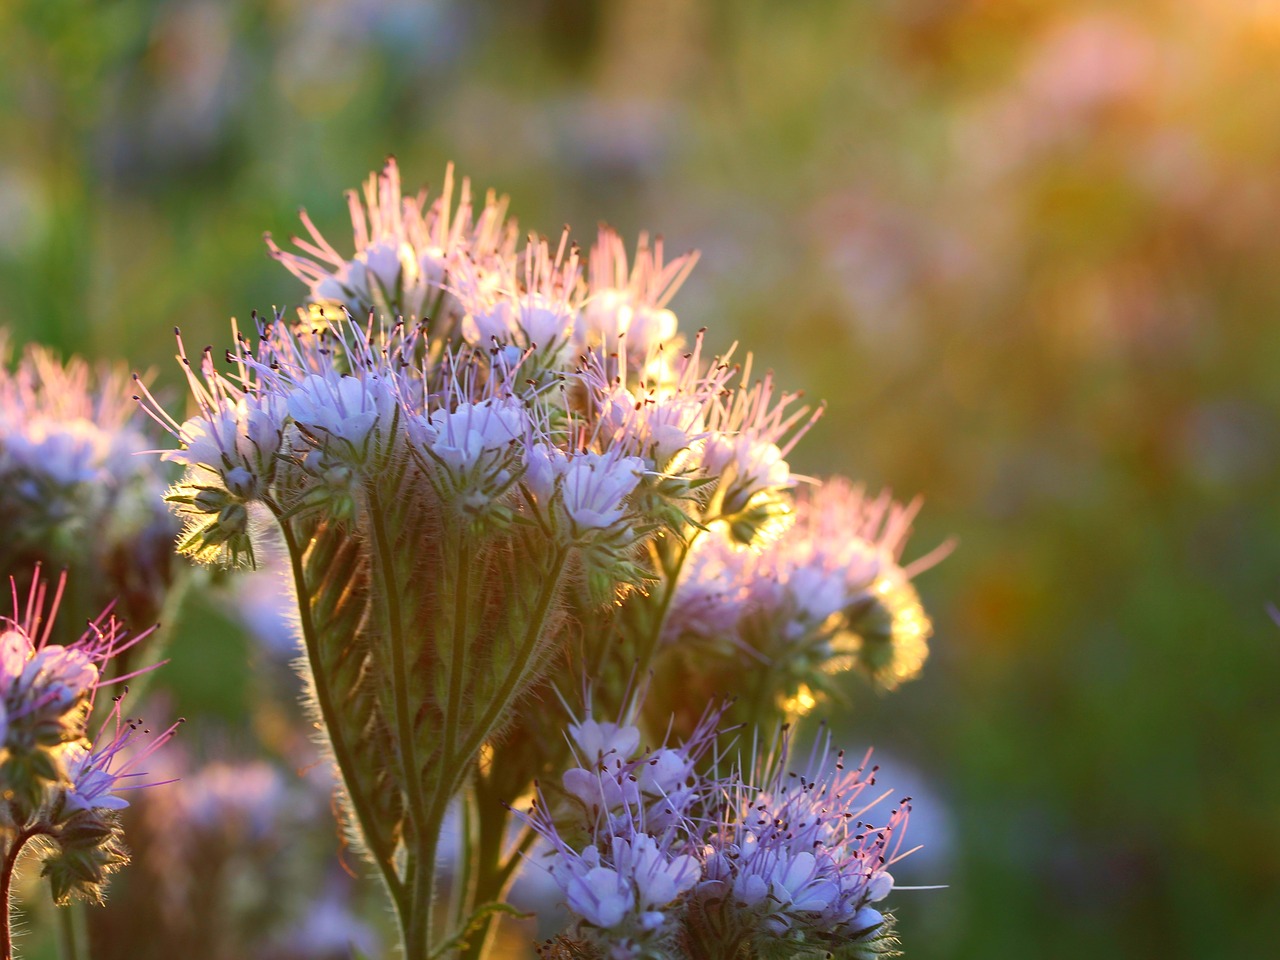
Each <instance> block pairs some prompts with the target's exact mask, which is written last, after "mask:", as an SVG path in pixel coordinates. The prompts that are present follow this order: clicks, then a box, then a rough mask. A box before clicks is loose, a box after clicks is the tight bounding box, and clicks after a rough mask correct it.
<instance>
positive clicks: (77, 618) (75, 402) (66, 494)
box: [0, 333, 177, 641]
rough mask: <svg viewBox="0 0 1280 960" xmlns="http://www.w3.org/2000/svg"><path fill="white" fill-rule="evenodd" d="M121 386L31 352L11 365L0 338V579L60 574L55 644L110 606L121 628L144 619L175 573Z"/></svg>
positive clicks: (123, 379)
mask: <svg viewBox="0 0 1280 960" xmlns="http://www.w3.org/2000/svg"><path fill="white" fill-rule="evenodd" d="M127 382H128V381H127V376H126V375H125V373H124V372H123V371H122V370H112V369H104V370H102V371H99V372H98V373H97V374H94V373H92V372H91V371H90V369H89V367H88V366H87V365H86V364H85V363H83V362H82V361H79V360H72V361H71V362H69V363H67V364H65V365H63V364H62V363H60V362H59V361H58V360H57V359H56V358H55V357H54V356H53V355H52V354H51V353H49V352H48V351H46V350H44V349H42V348H39V347H30V348H28V349H27V350H26V351H25V352H24V353H23V354H22V356H21V359H20V360H18V362H17V363H16V365H13V366H12V367H11V364H10V362H9V350H8V349H7V348H6V345H5V343H4V340H3V334H2V333H0V577H3V578H4V579H5V580H7V579H8V578H9V577H14V578H16V579H17V580H18V582H19V588H20V589H23V590H25V589H26V588H27V587H28V586H29V585H30V583H29V581H28V579H27V578H29V577H30V575H31V571H32V570H33V569H35V568H36V566H37V565H43V566H44V567H45V568H46V569H65V570H68V571H69V572H70V574H71V577H72V583H73V584H75V585H76V588H77V591H78V595H77V596H76V597H75V598H68V599H67V603H68V604H70V605H71V606H73V607H74V609H73V610H72V611H71V613H72V615H71V616H69V617H66V618H64V620H65V624H64V626H62V627H60V628H59V629H60V631H62V632H61V633H60V635H59V639H60V640H63V641H70V640H71V639H72V637H73V636H74V631H75V630H78V629H79V626H80V625H81V624H83V623H84V622H85V621H86V620H88V619H89V618H90V617H92V616H93V615H94V614H96V613H97V611H98V610H101V609H102V608H103V607H104V606H106V605H107V603H108V602H111V601H115V602H116V604H117V609H118V610H119V612H120V613H121V615H122V616H124V617H125V618H126V619H128V620H129V621H130V622H134V623H150V622H154V621H155V620H156V619H157V618H158V616H159V614H160V610H161V607H162V606H163V604H164V601H165V599H166V595H167V594H168V593H169V591H170V588H171V587H172V585H173V581H174V578H175V576H176V573H177V569H176V568H177V561H176V560H175V559H174V557H173V550H172V543H173V537H174V534H175V533H176V525H175V524H174V522H173V519H172V518H171V517H170V516H169V513H168V511H166V510H165V509H164V503H163V499H162V494H163V491H164V479H163V477H162V476H161V475H160V474H159V473H158V472H157V471H156V470H155V465H154V463H153V462H150V461H149V460H148V458H145V457H138V456H136V454H138V453H141V452H144V451H147V450H150V449H152V448H153V447H154V445H155V444H154V440H152V439H150V438H149V437H148V436H147V434H146V432H144V431H143V429H142V428H141V424H140V423H139V418H138V417H137V416H136V413H137V411H136V410H135V409H134V407H133V405H132V404H130V402H129V391H128V390H127V389H126V384H127ZM144 422H145V421H144Z"/></svg>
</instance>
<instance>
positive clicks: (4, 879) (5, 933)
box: [0, 830, 35, 960]
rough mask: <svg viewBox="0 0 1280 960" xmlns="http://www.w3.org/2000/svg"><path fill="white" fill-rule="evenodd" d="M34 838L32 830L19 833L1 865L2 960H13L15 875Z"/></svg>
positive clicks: (0, 919)
mask: <svg viewBox="0 0 1280 960" xmlns="http://www.w3.org/2000/svg"><path fill="white" fill-rule="evenodd" d="M33 836H35V833H34V832H33V831H30V830H24V831H23V832H22V833H19V834H18V835H17V837H15V838H14V841H13V844H12V845H11V846H10V847H9V849H8V850H6V851H5V854H4V861H3V863H0V960H13V916H12V914H13V903H12V902H11V899H12V893H13V873H14V868H15V867H17V865H18V857H20V856H21V855H22V848H23V847H25V846H26V845H27V841H28V840H30V839H31V838H32V837H33Z"/></svg>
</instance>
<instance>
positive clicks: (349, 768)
mask: <svg viewBox="0 0 1280 960" xmlns="http://www.w3.org/2000/svg"><path fill="white" fill-rule="evenodd" d="M278 526H279V527H280V531H281V533H282V535H283V537H284V542H285V547H286V549H287V550H288V553H289V564H290V568H291V570H292V573H293V580H294V583H295V584H296V585H297V593H298V623H299V625H300V627H301V629H302V637H303V641H304V642H305V644H306V648H307V659H308V660H309V661H310V662H311V664H312V670H311V681H312V689H313V690H314V691H315V698H316V704H317V706H319V708H320V718H321V719H322V720H323V721H324V726H325V732H326V734H327V735H328V738H329V747H330V749H331V750H332V751H333V758H334V761H335V762H336V763H337V765H338V771H339V772H340V773H341V774H342V782H343V784H344V785H345V786H346V789H347V798H348V800H349V801H350V803H351V809H352V812H353V813H354V814H355V817H356V823H357V824H358V825H359V828H360V833H361V835H362V836H363V838H364V841H365V843H366V845H367V846H368V847H369V849H370V851H372V853H373V855H374V856H373V859H374V862H375V863H377V865H378V871H379V873H380V875H381V876H382V880H383V883H385V884H386V887H387V894H388V895H389V896H390V897H391V900H392V903H394V904H395V908H396V914H397V916H398V917H399V919H400V926H401V930H402V932H403V931H407V927H408V915H407V912H406V911H407V909H408V905H407V904H406V903H405V890H404V884H403V882H402V881H401V879H400V877H399V876H398V875H397V873H396V870H395V865H394V863H393V862H392V860H391V856H390V853H391V851H388V850H380V849H376V848H375V846H374V844H373V843H372V842H371V838H372V837H375V836H377V834H376V832H375V831H374V830H373V828H372V824H373V823H374V822H375V821H374V815H373V811H371V810H370V809H369V800H368V798H367V797H365V796H364V795H363V794H362V793H361V791H359V790H357V789H355V788H354V786H353V785H354V784H355V782H356V779H355V774H354V769H355V763H354V760H353V755H352V753H351V745H350V744H348V743H347V742H346V741H345V740H344V739H343V736H342V727H341V724H340V723H339V720H338V710H337V706H336V704H335V703H334V700H333V691H332V690H330V689H329V685H328V679H327V678H326V677H325V676H324V675H323V672H322V671H320V670H317V669H316V668H315V667H316V665H317V664H319V663H321V656H320V637H319V634H318V633H317V631H316V626H315V620H314V618H313V617H312V615H311V604H310V601H309V597H308V587H307V578H306V571H305V570H304V568H303V565H302V550H301V548H300V546H299V545H298V541H297V538H296V537H295V536H294V533H293V526H292V524H290V523H289V522H288V521H284V522H282V523H280V524H279V525H278Z"/></svg>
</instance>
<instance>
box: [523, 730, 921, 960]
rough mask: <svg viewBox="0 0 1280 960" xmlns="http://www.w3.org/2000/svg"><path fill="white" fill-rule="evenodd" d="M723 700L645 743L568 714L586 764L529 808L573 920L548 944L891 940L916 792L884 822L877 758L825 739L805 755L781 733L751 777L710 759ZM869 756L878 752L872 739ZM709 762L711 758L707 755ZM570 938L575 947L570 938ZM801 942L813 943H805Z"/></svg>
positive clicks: (714, 950)
mask: <svg viewBox="0 0 1280 960" xmlns="http://www.w3.org/2000/svg"><path fill="white" fill-rule="evenodd" d="M719 718H720V714H719V712H718V711H716V712H711V713H708V714H707V715H704V717H703V722H702V723H701V724H699V727H698V729H697V731H696V734H695V736H694V737H693V738H692V739H691V740H689V741H687V742H685V743H684V744H682V745H681V746H679V747H663V748H662V749H659V750H644V751H641V750H639V744H640V737H641V734H640V730H639V728H638V727H636V726H633V725H630V724H627V723H622V722H609V723H601V722H598V721H595V720H591V719H588V720H585V721H581V722H578V723H575V724H574V725H573V726H571V727H570V729H569V735H570V738H571V740H572V742H573V745H574V751H575V755H576V757H577V760H578V762H579V763H580V764H581V765H580V766H575V767H572V768H570V769H569V770H567V771H566V772H565V773H564V775H563V778H562V784H561V787H560V789H559V790H557V791H555V792H554V794H553V795H554V796H555V797H556V798H557V800H556V801H554V802H548V800H547V796H546V795H545V794H543V793H540V794H539V797H538V799H537V800H536V801H535V803H534V805H533V807H532V808H531V809H530V810H529V811H528V812H527V813H522V814H520V816H521V818H522V819H523V820H524V821H525V822H526V823H527V824H529V826H531V827H532V828H533V830H535V831H536V833H537V834H538V835H539V836H540V837H542V838H543V840H544V841H546V843H547V846H548V847H549V852H548V854H547V855H546V856H545V858H542V866H543V867H544V868H545V869H546V870H547V871H548V873H549V874H550V876H551V878H552V879H553V880H554V881H555V883H556V885H557V886H558V887H559V888H560V891H561V893H562V894H563V895H564V898H565V900H564V902H565V904H566V906H567V907H568V909H569V910H570V912H571V913H572V915H573V916H574V917H575V919H576V921H577V922H576V924H575V926H574V928H573V930H572V932H571V933H570V934H568V935H566V936H564V937H561V938H559V939H558V940H557V941H553V942H552V943H551V944H549V945H548V946H547V947H546V948H545V955H547V956H561V955H565V956H570V955H572V956H586V957H599V958H608V960H630V958H642V957H671V958H685V957H688V958H694V957H696V958H706V960H717V958H725V960H729V958H737V957H744V956H751V957H768V956H799V955H805V956H807V955H809V953H813V955H814V956H833V957H842V958H854V957H870V956H875V955H880V954H884V953H887V952H890V951H891V948H892V946H893V945H894V943H895V942H896V941H894V939H893V937H892V936H891V930H892V918H891V917H889V916H887V915H886V914H884V913H881V912H880V910H879V909H877V907H876V906H873V904H878V903H879V902H880V901H882V900H883V899H884V898H885V897H886V896H888V894H889V892H890V891H891V890H892V888H893V877H892V875H891V874H890V873H889V868H890V867H891V866H892V865H893V864H894V863H895V862H896V861H898V860H900V859H902V857H904V856H906V855H907V854H908V853H910V851H905V852H904V851H903V850H902V839H903V833H904V831H905V829H906V825H907V819H908V816H909V813H910V798H907V799H905V800H903V801H902V802H901V803H900V804H899V805H898V806H897V807H896V808H894V809H893V811H892V812H891V813H890V814H889V816H888V819H887V820H886V821H885V823H884V824H883V825H882V826H878V827H877V826H875V825H873V824H872V823H871V822H869V820H867V817H868V815H869V813H870V811H871V810H872V809H873V808H874V807H875V806H876V805H877V804H879V803H880V802H881V801H883V800H884V799H885V798H886V796H887V794H881V795H878V796H874V797H872V798H865V797H864V796H863V794H864V793H865V792H866V791H867V789H868V788H870V787H872V786H874V784H875V773H876V768H875V767H871V768H870V769H867V767H866V760H864V762H863V764H862V765H861V766H859V767H858V768H857V769H856V770H846V769H845V766H844V754H843V752H840V753H836V754H833V753H832V752H831V749H830V741H829V738H827V739H825V740H823V741H822V742H820V743H819V744H818V745H817V746H815V748H814V750H813V752H812V754H811V756H810V757H809V759H808V762H807V763H806V764H805V766H804V768H803V769H802V770H799V771H797V770H792V769H789V768H788V764H789V760H790V756H789V754H790V740H789V738H788V737H787V736H786V735H785V733H784V735H783V737H782V738H781V742H780V744H779V746H778V748H777V749H776V750H775V751H774V752H773V754H772V756H771V757H770V758H768V759H766V760H765V761H764V762H762V763H760V764H758V765H756V769H755V770H754V771H753V772H752V774H751V775H750V776H749V777H747V778H744V777H743V776H742V775H741V774H740V773H734V774H732V775H730V776H728V777H723V778H721V777H717V776H715V775H714V774H707V773H705V772H702V769H703V767H704V766H705V765H704V764H701V763H700V762H699V761H700V760H701V758H702V757H703V755H704V754H705V753H706V752H707V750H708V748H709V746H710V745H711V744H713V743H714V741H715V738H716V732H715V726H716V723H717V721H718V720H719ZM868 757H869V754H868ZM713 767H714V765H713ZM571 948H573V949H576V950H577V951H578V952H577V953H574V952H572V950H571ZM806 951H807V952H806Z"/></svg>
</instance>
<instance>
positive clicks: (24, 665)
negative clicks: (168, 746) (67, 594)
mask: <svg viewBox="0 0 1280 960" xmlns="http://www.w3.org/2000/svg"><path fill="white" fill-rule="evenodd" d="M31 584H32V585H31V587H30V589H29V591H28V593H27V596H26V597H25V600H23V599H20V597H19V594H18V590H17V584H16V581H14V582H13V587H12V591H13V607H14V610H13V614H12V616H9V617H4V618H0V719H2V720H3V723H0V730H2V734H3V735H2V737H0V796H2V797H3V799H4V804H3V815H2V816H0V847H2V848H3V850H2V851H0V852H2V853H3V855H4V857H5V858H6V859H7V860H8V862H10V863H12V862H13V860H16V857H17V855H18V853H20V852H21V850H22V848H23V847H24V846H25V845H26V843H27V842H28V841H30V840H32V839H33V838H36V837H41V838H44V839H45V840H46V841H47V844H46V853H45V856H44V857H43V874H44V875H45V876H46V877H48V878H49V881H50V884H51V888H52V891H53V895H54V899H55V900H56V901H57V902H59V903H62V902H64V901H65V900H66V899H67V898H69V897H70V896H71V895H73V894H76V895H80V896H83V897H86V898H88V899H90V900H94V901H101V899H102V895H103V887H104V883H105V881H106V879H107V877H108V876H109V875H110V874H111V873H112V872H113V871H114V870H115V869H117V868H118V867H119V866H121V865H122V864H123V863H125V862H126V861H127V860H128V857H127V855H126V853H125V849H124V846H123V841H122V837H121V828H120V824H119V822H118V821H117V820H116V819H115V813H116V811H118V810H121V809H123V808H124V807H127V806H128V801H127V800H125V799H124V797H122V796H121V795H120V794H121V793H122V792H124V791H126V790H132V789H138V788H139V787H143V786H149V785H152V782H151V781H149V780H147V779H146V776H147V775H146V772H145V771H144V770H141V769H139V768H140V766H141V764H143V763H144V762H145V761H146V760H147V758H148V757H150V756H151V755H152V753H154V752H155V751H156V750H157V749H159V748H160V747H161V746H163V745H164V744H165V743H166V742H167V741H168V740H169V739H170V738H171V737H172V736H173V734H174V732H175V730H176V729H177V724H174V725H173V726H171V727H169V728H168V729H166V730H164V731H163V732H162V733H160V734H158V735H156V736H154V737H151V738H150V740H149V742H148V743H147V745H146V746H141V747H140V746H139V745H138V741H139V740H140V739H141V738H144V737H146V736H147V735H148V734H150V730H149V729H147V728H146V727H145V726H144V725H143V724H142V722H141V721H140V720H130V719H126V718H124V717H123V714H122V713H121V710H122V707H121V704H122V701H123V694H121V695H118V696H116V697H114V698H113V700H114V703H113V707H112V709H111V710H110V711H109V712H108V713H107V717H106V720H105V721H104V722H103V724H102V727H101V729H100V730H99V732H98V735H97V736H96V738H94V739H92V740H91V739H90V737H89V733H88V724H89V717H90V713H91V711H92V708H93V705H94V702H95V699H96V698H97V696H98V693H99V692H100V690H101V688H102V686H103V685H104V683H103V681H102V676H103V673H104V669H105V667H106V665H107V663H108V662H109V661H110V660H111V659H112V658H114V657H116V656H119V655H120V654H122V653H124V652H125V651H127V650H128V649H129V648H130V647H132V646H134V645H135V644H137V643H139V642H141V641H143V640H145V639H146V635H147V633H149V632H150V631H147V633H143V634H139V635H136V636H130V635H129V634H127V633H126V632H125V631H124V630H123V629H122V628H121V626H120V624H119V622H118V621H117V620H116V619H115V618H114V617H112V616H111V614H110V611H107V612H104V613H103V614H101V615H100V616H98V617H97V618H96V619H95V620H93V621H91V622H90V623H89V625H88V629H87V630H85V632H84V633H83V634H82V635H81V637H80V638H79V639H78V640H76V641H75V642H74V643H71V644H69V645H66V646H63V645H60V644H54V643H50V642H49V638H50V636H51V635H52V633H53V630H54V624H55V621H56V619H57V614H58V606H59V603H60V601H61V599H62V597H63V593H64V588H65V585H66V574H63V576H62V578H61V579H60V580H59V581H58V584H57V585H56V587H55V589H54V591H53V594H52V597H50V596H49V591H48V589H47V586H46V584H45V583H44V582H43V581H42V580H41V579H40V575H39V571H38V570H37V571H36V572H35V574H34V576H33V577H32V580H31ZM139 672H145V671H139ZM122 679H127V677H125V678H122ZM8 877H9V871H7V870H6V871H5V878H6V879H5V886H6V888H7V884H8ZM0 899H3V900H5V901H6V902H7V899H8V890H7V889H5V890H3V891H0ZM7 915H8V911H7V910H6V911H5V922H3V923H0V941H2V943H0V946H3V948H4V949H6V950H7V949H8V947H9V929H8V924H7Z"/></svg>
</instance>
